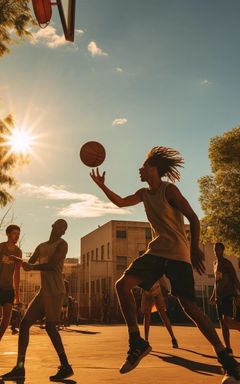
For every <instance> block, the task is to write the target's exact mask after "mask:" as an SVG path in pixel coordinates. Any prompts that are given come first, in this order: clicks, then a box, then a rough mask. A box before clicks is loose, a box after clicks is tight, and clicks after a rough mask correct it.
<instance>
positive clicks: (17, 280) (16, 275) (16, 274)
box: [13, 252, 22, 304]
mask: <svg viewBox="0 0 240 384" xmlns="http://www.w3.org/2000/svg"><path fill="white" fill-rule="evenodd" d="M17 259H18V260H17V262H16V264H15V269H14V275H13V282H14V293H15V299H14V303H15V304H19V283H20V267H21V263H20V262H19V259H20V260H22V252H20V254H19V257H17Z"/></svg>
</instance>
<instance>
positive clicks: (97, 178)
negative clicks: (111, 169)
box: [90, 168, 105, 188]
mask: <svg viewBox="0 0 240 384" xmlns="http://www.w3.org/2000/svg"><path fill="white" fill-rule="evenodd" d="M90 176H91V178H92V179H93V181H94V182H95V183H96V184H97V185H98V186H99V187H100V188H101V187H103V186H104V184H105V171H104V172H103V174H102V175H100V173H99V170H98V168H97V169H96V172H95V169H92V172H91V173H90Z"/></svg>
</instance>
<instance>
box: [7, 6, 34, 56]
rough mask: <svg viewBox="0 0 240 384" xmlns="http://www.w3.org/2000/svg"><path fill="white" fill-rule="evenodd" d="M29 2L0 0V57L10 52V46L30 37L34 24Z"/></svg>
mask: <svg viewBox="0 0 240 384" xmlns="http://www.w3.org/2000/svg"><path fill="white" fill-rule="evenodd" d="M35 23H36V22H35V20H34V19H33V17H32V13H31V10H30V8H29V0H0V57H1V56H3V55H4V54H6V53H9V52H10V48H9V47H10V45H11V44H14V43H17V42H19V41H21V40H24V39H26V38H30V37H31V33H30V32H29V27H30V26H31V25H33V24H35Z"/></svg>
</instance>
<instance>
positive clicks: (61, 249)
mask: <svg viewBox="0 0 240 384" xmlns="http://www.w3.org/2000/svg"><path fill="white" fill-rule="evenodd" d="M66 229H67V223H66V221H65V220H63V219H59V220H57V221H55V223H53V225H52V231H51V234H50V238H49V240H48V241H46V242H44V243H42V244H40V245H39V246H38V247H37V248H36V249H35V251H34V253H33V255H32V256H31V257H30V259H29V263H23V264H22V265H23V268H24V270H25V271H32V270H34V271H40V272H41V287H40V291H39V292H38V293H37V294H36V296H35V297H34V298H33V300H32V301H31V303H30V304H29V306H28V309H27V311H26V313H25V315H24V317H23V319H22V322H21V324H20V330H19V340H18V358H17V364H16V367H14V368H13V369H12V371H11V372H8V373H6V374H5V375H2V376H1V377H2V379H3V380H11V379H13V380H17V379H22V378H24V377H25V368H24V363H25V356H26V351H27V347H28V342H29V330H30V327H31V326H32V325H33V324H34V323H35V322H36V321H37V320H40V319H42V318H43V317H44V316H45V318H46V328H45V329H46V331H47V334H48V336H49V337H50V339H51V342H52V344H53V346H54V348H55V350H56V352H57V354H58V357H59V360H60V367H59V368H58V372H57V373H56V375H53V376H50V380H51V381H58V380H62V379H65V378H67V377H70V376H72V375H73V370H72V367H71V365H69V363H68V359H67V356H66V353H65V350H64V347H63V344H62V340H61V336H60V334H59V332H58V330H57V324H58V323H59V321H60V316H61V309H62V304H63V299H64V294H65V287H64V281H63V274H62V271H63V264H64V259H65V257H66V254H67V250H68V244H67V242H66V241H65V240H63V239H62V238H61V237H62V235H64V233H65V231H66ZM37 261H38V264H35V263H36V262H37Z"/></svg>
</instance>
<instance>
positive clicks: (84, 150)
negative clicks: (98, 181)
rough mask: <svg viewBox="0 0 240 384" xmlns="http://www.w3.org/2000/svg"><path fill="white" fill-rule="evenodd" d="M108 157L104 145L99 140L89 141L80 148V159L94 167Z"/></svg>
mask: <svg viewBox="0 0 240 384" xmlns="http://www.w3.org/2000/svg"><path fill="white" fill-rule="evenodd" d="M105 157H106V152H105V149H104V146H103V145H102V144H100V143H98V142H97V141H88V142H87V143H85V144H84V145H83V146H82V147H81V149H80V159H81V161H82V162H83V164H85V165H87V166H88V167H91V168H94V167H98V166H99V165H101V164H102V163H103V162H104V160H105Z"/></svg>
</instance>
